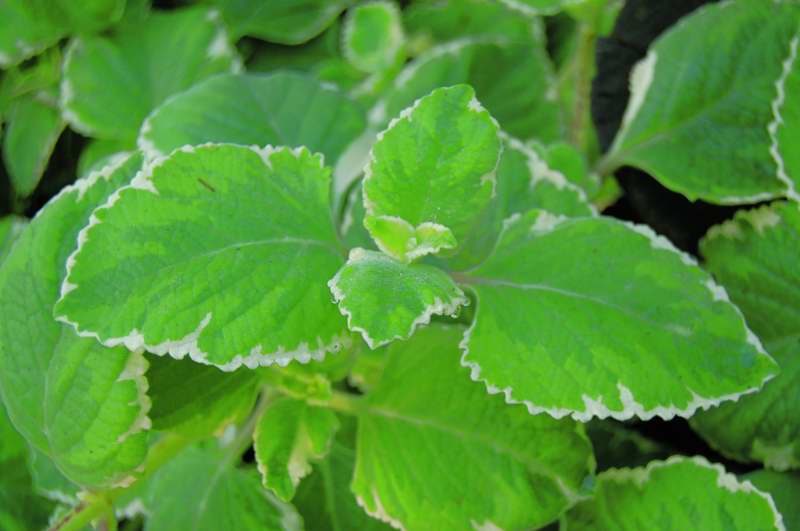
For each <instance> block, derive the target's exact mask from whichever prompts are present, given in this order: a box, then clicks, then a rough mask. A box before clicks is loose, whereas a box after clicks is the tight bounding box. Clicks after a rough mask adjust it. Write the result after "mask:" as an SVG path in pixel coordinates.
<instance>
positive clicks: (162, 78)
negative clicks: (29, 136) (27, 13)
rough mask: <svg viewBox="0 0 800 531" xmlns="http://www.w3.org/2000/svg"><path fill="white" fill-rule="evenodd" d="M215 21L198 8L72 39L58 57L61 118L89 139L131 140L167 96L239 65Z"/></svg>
mask: <svg viewBox="0 0 800 531" xmlns="http://www.w3.org/2000/svg"><path fill="white" fill-rule="evenodd" d="M217 19H218V16H217V15H216V13H215V12H213V11H209V10H207V9H203V8H194V7H193V8H186V9H181V10H175V11H170V12H154V13H152V14H151V15H150V16H149V17H148V18H147V20H146V21H144V22H143V23H140V22H136V23H134V22H130V23H127V24H123V25H121V26H119V27H118V28H117V29H116V30H115V31H114V33H113V34H112V35H111V36H108V37H105V36H96V37H90V36H85V37H80V38H78V39H76V40H74V41H73V42H72V43H71V44H70V45H69V47H68V50H67V55H66V58H65V60H64V79H63V81H62V84H61V107H62V109H63V114H64V118H65V119H66V120H67V121H68V122H69V124H70V125H71V126H72V127H73V128H74V129H75V130H76V131H79V132H81V133H83V134H84V135H87V136H91V137H97V138H104V139H117V140H134V139H135V138H136V135H137V133H138V131H139V127H140V126H141V124H142V121H143V120H144V119H145V117H147V115H148V114H150V111H152V110H153V109H154V108H156V107H157V106H158V105H160V104H161V103H162V102H163V101H164V100H165V99H167V97H169V96H171V95H173V94H175V93H177V92H181V91H183V90H186V89H187V88H189V87H191V86H192V85H193V84H195V83H196V82H198V81H200V80H202V79H204V78H207V77H209V76H211V75H214V74H218V73H220V72H227V71H230V70H235V69H237V68H238V67H239V58H238V56H237V55H236V51H235V50H234V49H233V48H232V47H231V46H230V43H229V42H228V36H227V34H226V33H225V29H224V28H223V26H222V25H221V23H220V22H219V21H218V20H217Z"/></svg>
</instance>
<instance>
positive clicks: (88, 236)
mask: <svg viewBox="0 0 800 531" xmlns="http://www.w3.org/2000/svg"><path fill="white" fill-rule="evenodd" d="M329 189H330V170H329V169H328V168H325V167H324V166H323V165H322V157H321V156H320V155H312V154H311V153H309V152H308V150H306V149H304V148H301V149H297V150H290V149H288V148H277V149H273V148H269V147H268V148H265V149H259V148H256V147H244V146H234V145H229V144H216V145H215V144H211V145H205V146H200V147H197V148H192V147H186V148H184V149H181V150H178V151H175V152H174V153H173V154H172V155H170V156H169V157H168V158H166V159H162V160H161V161H160V162H158V163H157V164H155V165H152V166H150V167H149V168H148V171H147V172H144V173H141V174H139V176H137V179H135V180H134V181H133V182H132V183H131V185H130V186H128V187H126V188H124V189H122V190H120V191H119V192H118V193H116V194H115V195H114V197H112V198H111V200H110V201H109V202H108V203H107V204H106V205H105V206H104V207H103V208H100V209H98V210H97V211H96V212H95V213H94V216H93V223H92V224H90V226H89V227H87V228H86V230H85V231H84V232H83V233H82V236H81V242H82V244H81V245H80V246H79V248H78V250H77V252H76V255H75V257H74V260H73V261H72V263H71V267H70V270H69V272H68V276H67V278H66V280H65V282H64V286H63V298H62V299H61V300H60V301H59V303H58V305H57V307H56V313H57V315H59V316H61V318H62V319H64V320H66V321H69V322H71V323H76V325H75V326H76V327H77V329H78V330H80V331H81V333H83V334H84V335H90V336H92V337H99V339H100V341H102V342H103V343H104V344H106V345H125V346H127V347H128V348H129V349H136V348H140V347H144V348H146V349H147V351H148V352H152V353H155V354H159V355H164V354H167V353H169V354H171V355H172V356H173V357H175V358H182V357H185V356H187V355H188V356H189V357H190V358H191V359H193V360H195V361H198V362H201V363H207V364H213V365H216V366H218V367H221V368H223V369H225V370H233V369H235V368H237V367H239V366H241V365H243V364H244V365H246V366H248V367H251V368H253V367H256V366H258V365H269V364H273V363H280V364H282V365H285V364H286V363H289V361H291V360H300V361H302V362H307V361H309V360H310V359H312V358H313V359H321V358H323V357H324V355H325V353H326V352H328V351H335V350H339V348H340V347H341V346H342V345H343V344H345V345H346V344H347V343H349V337H347V335H346V325H345V322H344V318H343V317H342V316H341V315H340V314H339V312H338V309H337V308H336V306H335V305H334V304H331V295H330V291H329V290H328V287H327V281H328V280H329V279H330V278H331V277H333V275H334V274H335V273H336V271H337V270H338V269H339V267H340V266H341V265H342V263H343V262H344V260H343V257H342V251H341V250H340V249H339V247H338V245H337V241H336V234H335V229H334V227H333V223H332V220H331V215H330V209H329V206H328V196H329ZM165 316H169V318H165Z"/></svg>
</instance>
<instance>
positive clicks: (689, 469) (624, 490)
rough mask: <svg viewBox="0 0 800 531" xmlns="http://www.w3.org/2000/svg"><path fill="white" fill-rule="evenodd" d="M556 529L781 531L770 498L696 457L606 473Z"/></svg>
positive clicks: (669, 460) (674, 459)
mask: <svg viewBox="0 0 800 531" xmlns="http://www.w3.org/2000/svg"><path fill="white" fill-rule="evenodd" d="M561 529H565V530H570V531H573V530H583V529H586V530H589V529H591V530H593V531H594V530H600V531H605V530H608V531H611V530H614V531H627V530H631V531H633V530H635V529H655V530H663V531H667V530H670V529H707V530H708V531H721V530H723V529H776V530H783V529H784V527H783V522H782V519H781V515H780V514H779V513H778V512H777V510H776V509H775V505H774V503H773V501H772V498H771V497H769V495H767V494H765V493H763V492H761V491H759V490H758V489H756V488H755V487H754V486H753V485H752V484H751V483H749V482H748V481H739V480H738V479H737V478H736V476H734V475H733V474H729V473H727V472H725V469H723V468H722V466H721V465H712V464H711V463H709V462H708V461H706V460H705V459H704V458H702V457H694V458H689V457H682V456H681V457H678V456H676V457H671V458H670V459H668V460H666V461H652V462H651V463H650V464H649V465H648V466H647V467H645V468H621V469H610V470H607V471H606V472H603V473H601V474H599V475H598V476H597V483H596V486H595V494H594V497H593V498H590V499H589V500H586V501H582V502H579V503H578V505H576V506H575V507H573V508H572V509H571V510H570V511H569V512H568V513H567V514H566V515H565V516H564V517H563V518H562V525H561Z"/></svg>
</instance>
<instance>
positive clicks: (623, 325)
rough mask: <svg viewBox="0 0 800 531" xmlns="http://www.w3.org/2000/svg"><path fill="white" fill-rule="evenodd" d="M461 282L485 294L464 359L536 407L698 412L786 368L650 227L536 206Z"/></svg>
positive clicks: (623, 414)
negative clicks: (569, 216)
mask: <svg viewBox="0 0 800 531" xmlns="http://www.w3.org/2000/svg"><path fill="white" fill-rule="evenodd" d="M457 277H458V278H459V279H460V280H461V281H462V283H465V284H468V285H469V286H470V287H471V289H472V290H473V291H474V293H475V295H476V297H477V309H476V315H475V321H474V323H473V326H472V327H471V329H470V331H469V333H468V334H467V335H466V336H465V339H464V342H463V343H462V346H463V349H464V357H463V360H462V361H463V363H464V364H465V365H467V366H469V367H471V368H472V377H473V379H475V380H480V381H483V382H485V383H486V385H487V388H488V390H489V392H492V393H496V392H502V393H503V394H505V396H506V399H507V400H508V401H509V402H512V403H520V402H521V403H524V404H525V405H526V406H527V407H528V409H529V411H530V412H531V413H539V412H542V411H546V412H548V413H550V414H551V415H554V416H556V417H561V416H564V415H572V416H573V417H574V418H576V419H582V420H588V419H589V418H591V417H594V416H599V417H607V416H611V417H614V418H618V419H627V418H630V417H632V416H637V417H640V418H645V419H647V418H651V417H653V416H660V417H663V418H671V417H672V416H674V415H682V416H689V415H691V414H692V413H694V411H695V410H697V409H698V408H707V407H710V406H712V405H715V404H718V403H719V402H720V401H723V400H729V399H732V398H735V397H738V396H739V395H741V394H744V393H750V392H754V391H756V390H758V389H759V388H760V387H761V385H762V384H763V383H764V382H765V381H766V380H768V379H769V378H770V377H772V376H774V375H775V373H776V372H777V366H776V365H775V362H774V361H773V360H772V359H771V358H770V357H769V356H768V355H767V353H766V352H765V351H764V349H763V348H762V346H761V343H760V342H759V340H758V339H757V338H756V336H755V335H754V334H753V333H752V332H751V331H750V330H749V329H748V328H747V327H746V325H745V323H744V320H743V319H742V316H741V314H740V313H739V310H738V309H737V308H736V307H735V306H733V305H732V304H731V303H730V302H729V301H728V300H727V297H726V295H725V291H724V289H722V288H721V287H720V286H718V285H717V284H715V283H714V282H713V281H712V279H711V277H710V276H709V275H708V274H707V273H705V272H704V271H702V270H701V269H700V268H699V267H698V266H697V264H696V263H694V261H693V260H692V259H691V258H690V257H688V256H687V255H683V254H681V253H679V252H678V251H677V250H676V249H675V248H674V247H672V245H671V244H670V243H669V241H667V240H666V239H665V238H663V237H658V236H656V235H655V234H654V233H652V231H650V230H649V229H647V228H646V227H641V226H633V225H628V224H625V223H623V222H620V221H617V220H614V219H612V218H604V217H594V218H577V219H566V218H560V217H556V216H554V215H552V214H548V213H547V212H544V211H531V212H530V213H529V214H526V215H523V216H516V217H514V218H511V219H509V220H508V221H507V222H506V224H505V228H504V231H503V233H502V234H501V236H500V240H499V242H498V244H497V246H496V247H495V249H494V251H493V253H492V254H491V255H490V256H489V257H488V258H487V259H486V260H485V261H484V262H483V263H482V264H480V265H479V266H477V267H475V268H473V269H471V270H469V271H467V272H466V273H464V274H462V275H457Z"/></svg>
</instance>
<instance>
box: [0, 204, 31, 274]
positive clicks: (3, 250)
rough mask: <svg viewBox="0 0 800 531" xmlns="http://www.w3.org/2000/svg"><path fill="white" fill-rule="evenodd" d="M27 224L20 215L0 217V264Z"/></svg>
mask: <svg viewBox="0 0 800 531" xmlns="http://www.w3.org/2000/svg"><path fill="white" fill-rule="evenodd" d="M27 225H28V220H26V219H25V218H23V217H20V216H15V215H10V216H5V217H2V218H0V265H2V264H3V260H5V258H6V256H7V255H8V253H9V252H11V246H13V245H14V242H15V241H17V238H19V235H20V234H22V231H23V230H24V229H25V227H26V226H27Z"/></svg>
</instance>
